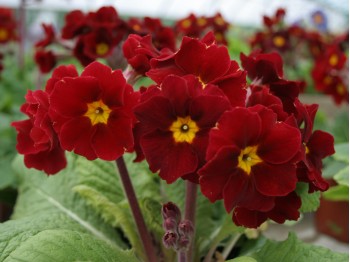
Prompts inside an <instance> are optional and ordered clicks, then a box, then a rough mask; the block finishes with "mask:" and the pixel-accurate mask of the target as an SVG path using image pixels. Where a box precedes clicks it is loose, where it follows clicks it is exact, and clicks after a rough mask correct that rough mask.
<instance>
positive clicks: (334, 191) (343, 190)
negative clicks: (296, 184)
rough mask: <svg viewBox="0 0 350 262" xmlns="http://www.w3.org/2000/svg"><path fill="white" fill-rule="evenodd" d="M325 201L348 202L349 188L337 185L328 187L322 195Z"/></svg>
mask: <svg viewBox="0 0 350 262" xmlns="http://www.w3.org/2000/svg"><path fill="white" fill-rule="evenodd" d="M322 196H323V197H324V198H325V199H327V200H333V201H348V200H349V186H344V185H338V186H333V187H330V188H329V189H328V190H327V191H326V192H323V195H322Z"/></svg>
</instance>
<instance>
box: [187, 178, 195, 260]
mask: <svg viewBox="0 0 350 262" xmlns="http://www.w3.org/2000/svg"><path fill="white" fill-rule="evenodd" d="M197 187H198V185H197V184H195V183H192V182H190V181H187V182H186V203H185V219H187V220H189V221H191V222H192V225H193V228H194V233H193V236H192V239H191V243H190V246H189V248H188V251H187V261H192V256H193V249H194V240H195V234H196V230H195V228H196V225H195V222H196V221H195V218H196V201H197Z"/></svg>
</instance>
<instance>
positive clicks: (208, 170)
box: [198, 147, 239, 202]
mask: <svg viewBox="0 0 350 262" xmlns="http://www.w3.org/2000/svg"><path fill="white" fill-rule="evenodd" d="M238 154H239V149H238V148H235V147H223V148H221V149H220V150H219V152H217V154H216V155H215V156H214V158H213V159H211V160H210V161H208V162H207V163H206V164H205V165H204V167H203V168H201V169H200V170H199V171H198V174H199V184H200V187H201V191H202V193H203V195H205V196H206V197H207V198H208V199H209V200H210V201H211V202H214V201H216V200H218V199H222V198H223V195H222V193H223V189H224V187H225V185H226V183H227V181H228V179H229V178H230V176H231V174H232V173H234V171H235V166H236V165H237V156H238ZM235 162H236V164H235Z"/></svg>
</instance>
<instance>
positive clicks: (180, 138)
mask: <svg viewBox="0 0 350 262" xmlns="http://www.w3.org/2000/svg"><path fill="white" fill-rule="evenodd" d="M169 130H170V131H171V132H173V138H174V140H175V142H176V143H182V142H186V143H189V144H191V143H192V142H193V139H194V138H195V137H196V133H197V132H198V131H199V127H198V126H197V124H196V122H195V121H193V120H192V119H191V117H190V116H186V117H185V118H183V117H177V119H176V121H174V122H173V123H172V124H171V126H170V128H169Z"/></svg>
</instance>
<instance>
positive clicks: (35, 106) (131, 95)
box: [12, 62, 139, 174]
mask: <svg viewBox="0 0 350 262" xmlns="http://www.w3.org/2000/svg"><path fill="white" fill-rule="evenodd" d="M138 97H139V94H138V93H137V92H134V91H133V89H132V87H131V86H130V85H128V84H127V83H126V80H125V79H124V76H123V74H122V72H121V71H120V70H117V71H112V70H111V69H110V68H109V67H107V66H104V65H102V64H100V63H98V62H95V63H92V64H90V65H89V66H87V67H86V68H85V70H84V71H83V73H82V74H81V76H78V73H77V71H76V69H75V68H74V67H73V66H61V67H58V68H57V69H55V71H54V72H53V74H52V77H51V78H50V79H49V80H48V82H47V85H46V87H45V90H44V91H42V90H37V91H28V94H27V95H26V103H25V104H24V105H23V106H22V108H21V111H22V112H23V113H25V114H26V115H27V116H29V119H27V120H22V121H17V122H14V123H13V124H12V125H13V126H14V127H15V128H16V129H17V132H18V136H17V141H18V144H17V150H18V152H19V153H21V154H24V161H25V164H26V166H27V167H34V168H36V169H39V170H43V171H45V172H46V173H47V174H55V173H57V172H58V171H60V170H61V169H63V168H64V167H65V166H66V160H65V156H64V150H68V151H74V152H75V153H77V154H80V155H83V156H85V157H86V158H88V159H90V160H93V159H96V158H101V159H104V160H115V159H116V158H118V157H119V156H121V155H122V154H123V153H124V152H125V151H126V150H131V149H132V148H133V143H134V142H133V134H132V128H133V125H134V123H135V121H136V119H135V118H134V116H133V114H132V108H133V107H134V105H135V104H136V102H137V101H138Z"/></svg>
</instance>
